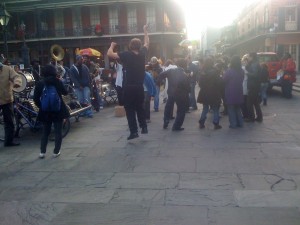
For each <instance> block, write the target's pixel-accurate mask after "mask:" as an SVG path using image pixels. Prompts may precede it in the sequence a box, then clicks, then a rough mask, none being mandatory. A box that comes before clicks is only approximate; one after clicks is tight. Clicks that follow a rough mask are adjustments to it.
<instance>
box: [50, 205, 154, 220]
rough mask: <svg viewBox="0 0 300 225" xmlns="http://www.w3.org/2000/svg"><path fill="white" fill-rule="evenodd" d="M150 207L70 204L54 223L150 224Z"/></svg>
mask: <svg viewBox="0 0 300 225" xmlns="http://www.w3.org/2000/svg"><path fill="white" fill-rule="evenodd" d="M148 211H149V208H147V207H143V206H139V205H122V204H109V205H101V204H70V205H68V207H66V208H65V210H64V211H63V212H62V213H61V214H60V215H58V216H57V217H56V218H55V219H54V220H53V221H52V223H51V224H52V225H57V224H63V225H82V224H88V225H148V223H147V219H148Z"/></svg>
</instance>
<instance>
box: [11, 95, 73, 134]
mask: <svg viewBox="0 0 300 225" xmlns="http://www.w3.org/2000/svg"><path fill="white" fill-rule="evenodd" d="M38 111H39V109H38V107H37V106H36V105H35V104H34V102H33V100H30V99H26V100H23V101H20V100H18V98H16V100H15V102H14V113H15V121H16V131H15V137H19V136H20V130H21V129H24V127H25V126H26V125H28V126H29V127H30V129H31V131H33V132H37V131H38V130H40V129H41V128H42V126H43V124H42V123H41V122H40V121H38V119H37V116H38ZM70 127H71V124H70V120H69V118H67V119H64V121H63V128H62V137H63V138H64V137H66V136H67V134H68V133H69V131H70Z"/></svg>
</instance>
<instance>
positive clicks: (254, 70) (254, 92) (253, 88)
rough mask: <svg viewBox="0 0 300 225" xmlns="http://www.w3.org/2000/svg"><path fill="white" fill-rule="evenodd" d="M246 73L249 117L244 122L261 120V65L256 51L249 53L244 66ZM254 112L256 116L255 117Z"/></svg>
mask: <svg viewBox="0 0 300 225" xmlns="http://www.w3.org/2000/svg"><path fill="white" fill-rule="evenodd" d="M246 70H247V72H248V73H247V75H248V82H247V87H248V98H247V109H248V113H249V118H248V119H246V120H245V122H254V121H257V122H262V121H263V115H262V111H261V107H260V96H259V93H260V85H261V76H260V72H261V67H260V65H259V62H258V59H257V54H256V52H252V53H250V54H249V63H248V65H247V66H246ZM254 109H255V113H254ZM255 114H256V117H255Z"/></svg>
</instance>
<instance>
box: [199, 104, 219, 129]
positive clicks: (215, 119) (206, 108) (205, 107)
mask: <svg viewBox="0 0 300 225" xmlns="http://www.w3.org/2000/svg"><path fill="white" fill-rule="evenodd" d="M211 109H212V110H213V124H215V125H218V124H219V122H220V115H219V109H220V107H219V106H211ZM208 112H209V105H203V110H202V113H201V117H200V120H199V123H200V124H201V125H204V123H205V120H206V116H207V113H208Z"/></svg>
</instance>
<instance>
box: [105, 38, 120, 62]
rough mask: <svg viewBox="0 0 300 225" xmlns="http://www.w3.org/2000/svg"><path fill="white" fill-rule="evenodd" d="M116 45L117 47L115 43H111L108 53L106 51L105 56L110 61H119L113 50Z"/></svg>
mask: <svg viewBox="0 0 300 225" xmlns="http://www.w3.org/2000/svg"><path fill="white" fill-rule="evenodd" d="M116 45H117V43H115V42H112V43H111V44H110V47H109V49H108V51H107V56H108V57H109V58H111V59H119V58H120V57H119V55H118V53H116V52H114V48H115V47H116Z"/></svg>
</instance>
